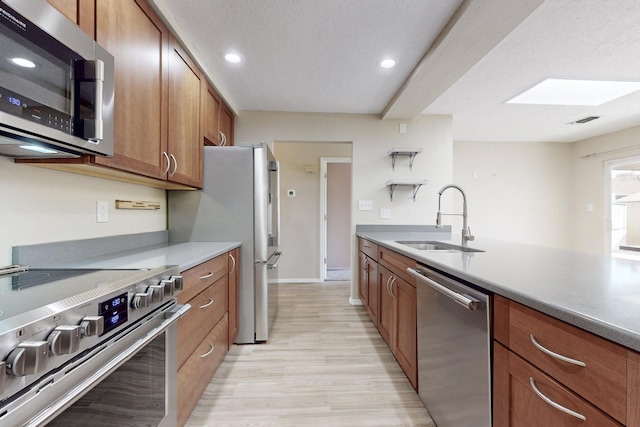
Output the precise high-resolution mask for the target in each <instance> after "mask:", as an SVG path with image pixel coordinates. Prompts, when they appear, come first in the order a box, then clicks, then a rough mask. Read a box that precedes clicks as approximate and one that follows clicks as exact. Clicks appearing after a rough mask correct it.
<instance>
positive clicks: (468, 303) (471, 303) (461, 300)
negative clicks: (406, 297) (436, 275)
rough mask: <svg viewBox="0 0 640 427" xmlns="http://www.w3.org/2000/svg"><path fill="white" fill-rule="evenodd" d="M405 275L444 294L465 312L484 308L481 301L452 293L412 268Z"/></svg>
mask: <svg viewBox="0 0 640 427" xmlns="http://www.w3.org/2000/svg"><path fill="white" fill-rule="evenodd" d="M407 273H409V274H410V275H412V276H413V277H415V278H416V279H418V280H420V281H421V282H423V283H425V284H427V285H429V286H431V287H432V288H433V289H435V290H436V291H438V292H440V293H441V294H444V295H445V296H447V297H449V298H451V299H452V300H453V301H454V302H456V303H457V304H460V305H461V306H463V307H464V308H466V309H467V310H470V311H473V310H478V309H482V308H484V307H485V303H484V302H483V301H479V300H477V299H473V298H469V297H468V296H466V295H462V294H459V293H458V292H456V291H453V290H451V289H449V288H447V287H446V286H443V285H441V284H440V283H438V282H435V281H433V280H431V279H429V278H428V277H427V276H425V275H424V274H422V273H420V272H419V271H417V270H414V269H413V268H407Z"/></svg>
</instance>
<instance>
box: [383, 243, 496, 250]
mask: <svg viewBox="0 0 640 427" xmlns="http://www.w3.org/2000/svg"><path fill="white" fill-rule="evenodd" d="M395 242H396V243H400V244H401V245H405V246H408V247H410V248H413V249H418V250H421V251H430V252H484V251H482V250H480V249H474V248H470V247H468V246H459V245H452V244H451V243H443V242H438V241H434V240H411V241H407V240H396V241H395Z"/></svg>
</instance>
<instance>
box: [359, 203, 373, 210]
mask: <svg viewBox="0 0 640 427" xmlns="http://www.w3.org/2000/svg"><path fill="white" fill-rule="evenodd" d="M358 210H359V211H372V210H373V202H372V201H371V200H358Z"/></svg>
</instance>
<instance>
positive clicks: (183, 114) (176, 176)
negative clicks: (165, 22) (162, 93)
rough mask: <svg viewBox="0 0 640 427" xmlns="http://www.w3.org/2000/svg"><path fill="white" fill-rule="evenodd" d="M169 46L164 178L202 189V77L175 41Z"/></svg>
mask: <svg viewBox="0 0 640 427" xmlns="http://www.w3.org/2000/svg"><path fill="white" fill-rule="evenodd" d="M171 45H172V46H171V51H170V53H169V55H170V60H169V61H170V62H169V77H170V84H169V119H168V120H169V124H168V126H169V129H168V131H169V140H168V144H167V154H168V155H169V158H170V160H171V162H170V164H171V167H170V168H169V171H168V172H167V174H168V176H167V179H168V180H170V181H173V182H178V183H180V184H185V185H192V186H194V187H202V157H203V148H202V147H203V143H202V123H201V121H200V117H201V114H202V111H201V105H202V104H201V100H202V97H201V93H202V84H203V80H202V75H201V73H200V71H199V69H198V68H197V66H196V65H195V64H194V63H193V61H192V60H191V59H190V58H189V57H188V56H187V54H186V52H185V51H184V50H183V49H182V48H181V47H180V46H179V45H178V43H177V42H176V41H175V40H172V43H171Z"/></svg>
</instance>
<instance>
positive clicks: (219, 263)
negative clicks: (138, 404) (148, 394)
mask: <svg viewBox="0 0 640 427" xmlns="http://www.w3.org/2000/svg"><path fill="white" fill-rule="evenodd" d="M237 255H238V249H234V250H232V251H230V252H227V253H225V254H222V255H220V256H217V257H215V258H213V259H210V260H209V261H205V262H204V263H202V264H199V265H197V266H195V267H193V268H191V269H189V270H186V271H183V272H182V275H183V277H184V285H183V290H182V292H181V293H180V294H179V295H178V302H179V303H180V304H186V303H188V304H190V305H191V310H190V311H189V312H188V313H187V314H186V315H185V316H184V317H182V318H181V319H180V320H179V321H178V349H177V355H178V356H177V359H178V385H177V387H178V425H180V426H183V425H184V424H185V423H186V422H187V420H188V419H189V416H190V415H191V412H192V411H193V409H194V408H195V407H196V405H197V404H198V401H199V400H200V397H201V396H202V393H204V390H205V389H206V388H207V386H208V385H209V383H210V382H211V379H212V378H213V376H214V374H215V373H216V370H217V369H218V367H219V366H220V364H221V363H222V361H223V360H224V357H225V355H226V354H227V352H228V351H229V346H230V345H231V342H230V339H231V337H232V336H233V334H234V333H235V334H237V313H238V306H237V304H238V300H237V289H238V274H237V268H238V265H237V264H236V263H235V261H232V260H237V259H238V256H237ZM232 317H233V318H234V319H235V320H233V322H234V323H235V332H233V331H232V330H231V326H230V325H231V323H232V321H231V320H230V319H231V318H232ZM233 339H235V337H233Z"/></svg>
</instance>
